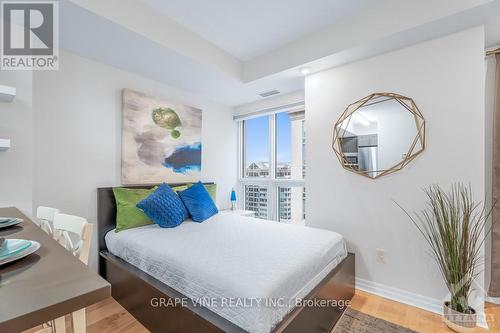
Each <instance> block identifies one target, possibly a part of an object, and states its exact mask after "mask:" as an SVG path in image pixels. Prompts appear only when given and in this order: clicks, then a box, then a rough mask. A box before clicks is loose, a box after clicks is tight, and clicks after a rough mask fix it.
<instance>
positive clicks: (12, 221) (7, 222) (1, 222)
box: [0, 217, 23, 229]
mask: <svg viewBox="0 0 500 333" xmlns="http://www.w3.org/2000/svg"><path fill="white" fill-rule="evenodd" d="M2 219H5V220H2ZM7 219H8V220H7ZM21 222H23V219H18V218H4V217H0V229H2V228H7V227H12V226H13V225H16V224H19V223H21Z"/></svg>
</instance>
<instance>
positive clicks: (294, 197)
mask: <svg viewBox="0 0 500 333" xmlns="http://www.w3.org/2000/svg"><path fill="white" fill-rule="evenodd" d="M305 194H306V192H305V188H304V187H302V186H279V187H278V216H279V221H280V222H285V223H295V224H305V219H306V215H305V204H306V196H305Z"/></svg>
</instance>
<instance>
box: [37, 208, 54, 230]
mask: <svg viewBox="0 0 500 333" xmlns="http://www.w3.org/2000/svg"><path fill="white" fill-rule="evenodd" d="M57 213H59V209H57V208H52V207H44V206H39V207H38V208H37V209H36V217H37V218H38V219H39V220H40V228H41V229H42V230H43V231H45V232H46V233H48V234H49V235H51V236H52V234H53V231H52V226H51V223H53V222H54V215H56V214H57Z"/></svg>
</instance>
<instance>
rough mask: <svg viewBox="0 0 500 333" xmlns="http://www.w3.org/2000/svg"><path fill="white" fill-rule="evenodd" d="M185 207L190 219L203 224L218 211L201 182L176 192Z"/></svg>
mask: <svg viewBox="0 0 500 333" xmlns="http://www.w3.org/2000/svg"><path fill="white" fill-rule="evenodd" d="M177 194H178V195H179V197H180V198H181V199H182V202H183V203H184V206H186V208H187V210H188V212H189V215H191V219H192V220H193V221H195V222H203V221H205V220H206V219H208V218H209V217H210V216H213V215H215V214H217V213H218V212H219V211H218V210H217V207H216V206H215V204H214V201H213V200H212V198H211V197H210V194H209V193H208V191H207V190H206V188H205V186H203V184H202V183H201V182H198V183H196V184H194V185H193V186H191V187H190V188H188V189H187V190H184V191H180V192H177Z"/></svg>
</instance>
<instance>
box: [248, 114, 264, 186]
mask: <svg viewBox="0 0 500 333" xmlns="http://www.w3.org/2000/svg"><path fill="white" fill-rule="evenodd" d="M244 145H245V156H244V161H245V163H244V166H245V169H244V173H245V177H252V178H253V177H259V178H263V177H267V176H269V120H268V117H266V116H264V117H258V118H253V119H249V120H245V129H244Z"/></svg>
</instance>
